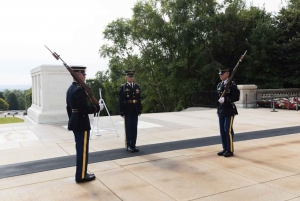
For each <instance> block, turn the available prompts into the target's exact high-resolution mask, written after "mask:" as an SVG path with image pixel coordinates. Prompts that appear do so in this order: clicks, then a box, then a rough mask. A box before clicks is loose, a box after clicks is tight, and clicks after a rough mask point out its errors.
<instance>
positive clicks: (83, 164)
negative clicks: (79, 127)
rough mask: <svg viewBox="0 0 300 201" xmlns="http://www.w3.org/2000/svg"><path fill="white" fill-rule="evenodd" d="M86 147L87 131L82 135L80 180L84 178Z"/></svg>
mask: <svg viewBox="0 0 300 201" xmlns="http://www.w3.org/2000/svg"><path fill="white" fill-rule="evenodd" d="M86 146H87V131H84V134H83V155H82V173H81V178H82V179H83V178H84V177H85V166H86Z"/></svg>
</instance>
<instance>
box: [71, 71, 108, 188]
mask: <svg viewBox="0 0 300 201" xmlns="http://www.w3.org/2000/svg"><path fill="white" fill-rule="evenodd" d="M71 68H72V69H73V71H74V72H75V73H76V74H77V75H78V77H79V78H80V79H81V80H82V81H85V75H86V74H85V69H86V67H84V66H71ZM102 109H103V105H102V104H99V105H88V96H87V94H86V92H85V90H84V89H83V88H82V87H81V86H80V84H79V83H77V82H76V81H75V80H74V81H73V83H72V85H71V86H70V87H69V89H68V91H67V112H68V116H69V123H68V129H69V130H72V131H73V133H74V136H75V142H76V175H75V181H76V182H77V183H80V182H86V181H91V180H94V179H95V178H96V177H95V175H94V174H88V173H87V164H88V153H89V139H90V130H91V125H90V120H89V116H88V114H94V113H97V112H99V110H102Z"/></svg>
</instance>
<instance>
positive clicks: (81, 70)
mask: <svg viewBox="0 0 300 201" xmlns="http://www.w3.org/2000/svg"><path fill="white" fill-rule="evenodd" d="M71 68H72V70H73V71H74V72H75V73H82V74H83V75H86V74H85V70H86V67H85V66H71Z"/></svg>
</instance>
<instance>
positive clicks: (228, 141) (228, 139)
mask: <svg viewBox="0 0 300 201" xmlns="http://www.w3.org/2000/svg"><path fill="white" fill-rule="evenodd" d="M229 71H230V69H228V68H226V69H225V68H224V69H220V71H219V76H220V79H221V82H220V83H219V84H218V86H217V92H218V95H219V100H218V104H217V105H218V108H217V113H218V116H219V126H220V135H221V140H222V146H223V150H222V151H220V152H218V156H225V157H230V156H233V151H234V149H233V136H234V132H233V127H232V126H233V119H234V116H235V115H237V114H238V112H237V109H236V106H235V104H234V102H236V101H238V100H239V99H240V91H239V89H238V88H237V85H236V83H235V82H233V81H232V82H231V83H229V88H228V91H227V92H226V93H225V96H224V97H221V95H222V93H223V91H224V89H225V85H226V84H227V82H228V77H229Z"/></svg>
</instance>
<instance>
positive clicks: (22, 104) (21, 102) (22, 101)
mask: <svg viewBox="0 0 300 201" xmlns="http://www.w3.org/2000/svg"><path fill="white" fill-rule="evenodd" d="M18 103H19V110H25V99H24V98H23V97H19V98H18Z"/></svg>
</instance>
